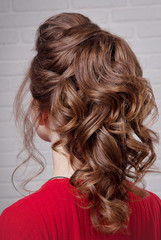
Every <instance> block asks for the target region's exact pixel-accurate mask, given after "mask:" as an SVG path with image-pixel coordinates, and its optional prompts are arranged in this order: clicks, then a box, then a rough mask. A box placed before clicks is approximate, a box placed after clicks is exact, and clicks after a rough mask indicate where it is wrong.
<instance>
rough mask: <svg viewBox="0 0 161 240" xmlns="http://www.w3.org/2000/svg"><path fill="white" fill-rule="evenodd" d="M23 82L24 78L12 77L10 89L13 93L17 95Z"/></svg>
mask: <svg viewBox="0 0 161 240" xmlns="http://www.w3.org/2000/svg"><path fill="white" fill-rule="evenodd" d="M23 80H24V76H18V77H13V78H12V79H11V88H12V90H13V91H14V92H16V93H17V91H18V89H19V87H20V85H21V83H22V82H23Z"/></svg>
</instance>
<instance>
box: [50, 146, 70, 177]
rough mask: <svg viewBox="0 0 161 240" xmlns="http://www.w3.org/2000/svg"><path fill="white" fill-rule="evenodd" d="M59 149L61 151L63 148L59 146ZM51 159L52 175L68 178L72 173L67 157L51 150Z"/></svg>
mask: <svg viewBox="0 0 161 240" xmlns="http://www.w3.org/2000/svg"><path fill="white" fill-rule="evenodd" d="M59 149H60V151H61V152H62V151H63V149H61V147H59ZM52 159H53V169H54V171H53V177H57V176H62V177H68V178H70V177H71V176H72V174H73V173H74V170H73V169H72V167H71V165H70V163H69V158H68V157H66V156H64V155H63V154H62V153H58V152H55V151H54V150H52Z"/></svg>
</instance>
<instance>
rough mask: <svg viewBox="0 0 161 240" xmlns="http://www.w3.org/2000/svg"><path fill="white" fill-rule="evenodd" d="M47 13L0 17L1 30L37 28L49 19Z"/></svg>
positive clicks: (16, 14)
mask: <svg viewBox="0 0 161 240" xmlns="http://www.w3.org/2000/svg"><path fill="white" fill-rule="evenodd" d="M49 17H50V16H49V13H43V12H42V13H36V14H35V13H8V14H3V15H2V14H1V15H0V27H1V28H11V27H14V28H17V27H33V26H36V27H38V26H39V25H40V23H41V22H44V20H46V19H47V18H49Z"/></svg>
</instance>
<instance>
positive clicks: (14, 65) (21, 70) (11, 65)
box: [0, 61, 28, 76]
mask: <svg viewBox="0 0 161 240" xmlns="http://www.w3.org/2000/svg"><path fill="white" fill-rule="evenodd" d="M27 67H28V63H27V62H22V61H21V62H16V61H14V62H0V74H1V76H13V75H23V74H25V73H26V70H27Z"/></svg>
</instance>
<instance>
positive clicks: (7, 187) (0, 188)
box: [0, 183, 20, 199]
mask: <svg viewBox="0 0 161 240" xmlns="http://www.w3.org/2000/svg"><path fill="white" fill-rule="evenodd" d="M0 192H1V193H2V194H3V196H2V197H1V198H2V199H3V198H7V199H11V198H18V197H20V195H19V194H18V193H17V192H16V190H15V189H14V187H13V185H12V183H5V184H4V183H3V184H0Z"/></svg>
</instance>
